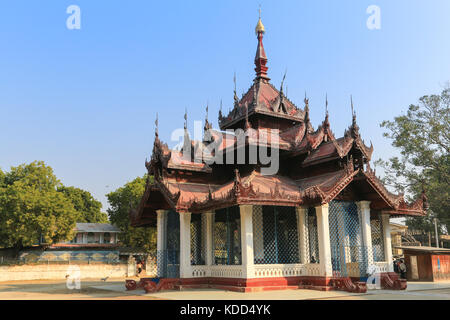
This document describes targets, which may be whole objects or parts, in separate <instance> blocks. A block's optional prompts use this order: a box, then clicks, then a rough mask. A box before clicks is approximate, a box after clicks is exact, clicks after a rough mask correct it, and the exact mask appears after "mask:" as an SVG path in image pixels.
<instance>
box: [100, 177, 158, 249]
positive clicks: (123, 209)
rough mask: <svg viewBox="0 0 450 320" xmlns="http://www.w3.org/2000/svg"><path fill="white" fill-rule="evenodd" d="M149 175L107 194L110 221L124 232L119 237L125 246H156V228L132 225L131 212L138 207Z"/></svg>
mask: <svg viewBox="0 0 450 320" xmlns="http://www.w3.org/2000/svg"><path fill="white" fill-rule="evenodd" d="M146 181H147V176H146V175H145V176H144V177H138V178H136V179H134V180H133V181H131V182H128V183H126V184H125V185H124V186H123V187H120V188H118V189H117V190H115V191H113V192H110V193H108V194H107V195H106V197H107V198H108V202H109V205H110V208H109V209H108V210H107V211H108V214H109V219H110V221H111V222H112V223H113V224H114V225H116V226H117V227H118V228H120V229H121V230H122V231H123V232H122V233H121V234H120V235H119V239H120V240H121V242H122V243H123V244H124V245H125V246H130V247H135V248H143V249H145V250H147V251H151V250H154V249H155V248H156V230H155V228H134V227H132V226H131V225H130V219H129V216H128V214H129V212H130V209H131V207H133V208H136V207H137V206H138V204H139V202H140V200H141V198H142V195H143V194H144V191H145V184H146Z"/></svg>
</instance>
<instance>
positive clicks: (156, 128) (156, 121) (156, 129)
mask: <svg viewBox="0 0 450 320" xmlns="http://www.w3.org/2000/svg"><path fill="white" fill-rule="evenodd" d="M155 137H158V112H157V113H156V119H155Z"/></svg>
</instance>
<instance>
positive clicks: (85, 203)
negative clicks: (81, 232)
mask: <svg viewBox="0 0 450 320" xmlns="http://www.w3.org/2000/svg"><path fill="white" fill-rule="evenodd" d="M57 190H58V191H59V192H62V193H63V194H64V195H65V196H66V197H67V198H68V199H70V201H71V202H72V204H73V206H74V208H75V210H76V211H77V212H78V218H77V222H92V223H107V222H108V216H107V214H106V213H105V212H102V211H101V209H102V204H101V202H100V201H97V200H95V199H94V197H93V196H92V195H91V193H90V192H89V191H85V190H82V189H80V188H76V187H66V186H60V187H58V189H57Z"/></svg>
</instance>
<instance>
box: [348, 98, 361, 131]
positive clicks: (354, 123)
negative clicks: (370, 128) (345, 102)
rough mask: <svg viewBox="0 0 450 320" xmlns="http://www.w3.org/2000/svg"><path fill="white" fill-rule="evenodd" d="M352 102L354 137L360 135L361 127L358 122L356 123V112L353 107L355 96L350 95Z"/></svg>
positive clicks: (352, 129)
mask: <svg viewBox="0 0 450 320" xmlns="http://www.w3.org/2000/svg"><path fill="white" fill-rule="evenodd" d="M350 103H351V107H352V126H351V132H352V135H353V137H356V136H358V135H359V127H358V124H357V123H356V112H355V110H354V107H353V96H352V95H350Z"/></svg>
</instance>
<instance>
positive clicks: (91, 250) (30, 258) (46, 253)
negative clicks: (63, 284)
mask: <svg viewBox="0 0 450 320" xmlns="http://www.w3.org/2000/svg"><path fill="white" fill-rule="evenodd" d="M75 231H76V234H75V236H74V238H73V239H72V240H69V241H65V242H60V243H54V244H52V245H46V244H42V243H41V245H39V246H35V247H32V248H27V249H25V250H22V251H21V252H20V254H19V259H20V260H21V261H24V262H48V263H50V262H67V263H70V262H74V263H76V262H78V263H83V262H87V263H95V262H97V263H117V262H119V251H118V247H119V243H118V236H119V233H121V230H120V229H119V228H117V227H115V226H113V225H111V224H109V223H77V224H76V226H75Z"/></svg>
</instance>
